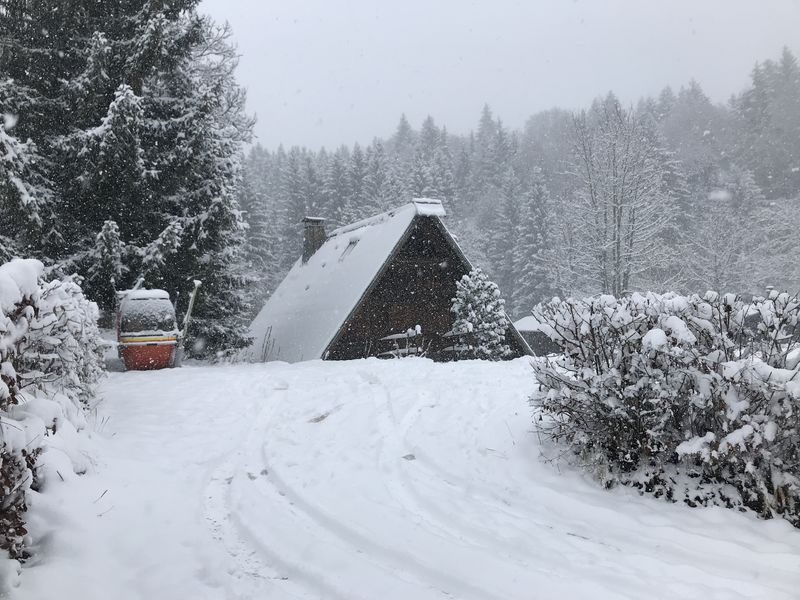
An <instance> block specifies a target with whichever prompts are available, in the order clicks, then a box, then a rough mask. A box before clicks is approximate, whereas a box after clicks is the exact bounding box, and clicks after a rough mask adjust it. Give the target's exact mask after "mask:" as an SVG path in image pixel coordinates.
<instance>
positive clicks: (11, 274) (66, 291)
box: [0, 259, 102, 593]
mask: <svg viewBox="0 0 800 600" xmlns="http://www.w3.org/2000/svg"><path fill="white" fill-rule="evenodd" d="M43 271H44V269H43V266H42V263H40V262H39V261H37V260H20V259H14V260H11V261H10V262H7V263H5V264H2V265H0V379H1V381H0V553H8V556H9V557H10V558H11V559H15V560H24V559H25V558H26V556H27V552H26V547H27V546H28V544H29V542H30V539H29V536H28V532H27V530H26V528H25V512H26V510H27V501H28V496H29V490H31V489H33V490H38V489H42V488H43V487H44V486H46V485H47V484H48V482H49V480H51V479H52V478H54V477H58V478H59V479H65V478H68V477H70V476H71V475H72V474H73V473H79V472H81V471H84V470H86V468H87V465H86V464H85V458H84V457H83V456H82V454H81V453H80V452H79V450H78V445H77V443H76V440H75V436H76V434H77V431H78V430H80V429H81V428H83V427H85V425H86V420H85V418H84V413H83V403H85V402H87V401H88V400H89V399H90V398H91V396H92V395H93V393H94V388H95V385H96V383H97V382H98V380H99V378H100V376H101V375H102V366H101V365H102V361H101V358H102V357H101V350H100V336H99V332H98V329H97V324H96V322H97V306H96V305H95V304H94V303H93V302H89V301H88V300H87V299H86V298H85V297H84V295H83V293H82V292H81V288H80V286H78V284H76V283H75V282H74V281H72V280H69V279H65V280H58V279H57V280H53V281H49V282H47V281H44V280H43V277H42V275H43ZM15 564H16V563H15V562H9V561H8V560H4V559H3V558H2V554H0V582H2V583H3V584H4V585H8V583H9V581H10V579H11V578H10V577H9V573H8V572H7V571H8V570H9V569H11V570H13V569H14V568H15V567H14V565H15ZM4 571H6V572H4ZM2 588H3V585H0V593H2V591H3V589H2Z"/></svg>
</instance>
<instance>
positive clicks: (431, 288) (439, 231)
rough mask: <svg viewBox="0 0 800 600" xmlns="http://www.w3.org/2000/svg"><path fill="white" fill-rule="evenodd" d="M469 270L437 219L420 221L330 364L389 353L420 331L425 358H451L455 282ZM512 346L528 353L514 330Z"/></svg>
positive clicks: (346, 329) (336, 345)
mask: <svg viewBox="0 0 800 600" xmlns="http://www.w3.org/2000/svg"><path fill="white" fill-rule="evenodd" d="M469 271H470V265H469V263H468V262H467V260H466V258H464V256H463V255H462V254H461V252H460V250H459V249H458V248H457V246H456V245H455V244H454V243H452V238H450V236H449V234H448V233H447V232H446V230H445V229H444V227H443V226H442V224H441V223H440V222H439V220H438V219H437V218H432V217H423V216H417V217H415V218H414V221H413V222H412V224H411V226H410V227H409V230H408V231H407V233H406V235H405V236H404V237H403V239H402V240H400V242H399V243H398V245H397V246H396V247H395V249H394V251H393V252H392V254H391V256H389V257H388V259H387V261H386V263H385V264H384V266H383V268H382V269H381V272H380V273H379V274H378V276H377V277H376V278H375V280H374V281H373V283H372V285H371V286H370V287H369V288H368V289H367V290H366V292H365V293H364V296H363V297H362V298H361V301H360V302H359V303H358V305H357V306H356V308H355V309H354V310H353V312H352V313H351V314H350V316H349V317H348V319H347V320H346V322H345V324H344V325H343V326H342V328H341V329H340V330H339V332H338V333H337V335H336V336H335V337H334V339H333V340H332V341H331V343H330V344H329V346H328V349H327V351H326V353H325V358H327V359H329V360H349V359H354V358H364V357H367V356H378V355H380V354H382V353H384V352H385V351H386V350H387V349H388V346H387V343H386V342H381V341H380V340H381V339H382V338H384V337H386V336H389V335H391V334H397V333H402V332H405V331H406V330H408V329H414V328H415V327H416V326H419V327H420V328H421V330H422V335H421V336H418V337H416V338H414V341H413V342H409V343H414V344H420V345H421V347H423V348H424V353H425V355H426V356H429V357H431V358H434V359H443V360H444V359H446V358H447V355H446V354H445V353H443V349H444V348H446V347H447V346H450V345H452V343H453V340H452V338H445V337H442V336H443V335H444V334H446V333H448V332H449V331H450V330H451V329H452V326H453V315H452V313H451V312H450V306H451V302H452V298H453V297H454V296H455V294H456V281H458V280H459V279H460V278H461V277H462V276H464V275H466V274H467V273H469ZM507 342H508V344H509V346H510V348H511V350H512V355H513V357H517V356H523V355H524V354H527V353H528V350H527V347H526V346H525V344H524V342H523V341H522V340H521V339H520V338H519V337H518V334H517V333H516V330H515V329H514V328H513V327H510V328H509V335H508V336H507Z"/></svg>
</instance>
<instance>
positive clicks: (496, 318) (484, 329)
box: [451, 269, 511, 360]
mask: <svg viewBox="0 0 800 600" xmlns="http://www.w3.org/2000/svg"><path fill="white" fill-rule="evenodd" d="M504 305H505V301H504V300H503V299H502V298H501V297H500V290H499V289H498V287H497V285H495V284H494V283H493V282H491V281H489V278H488V277H487V276H486V274H485V273H483V271H481V270H480V269H474V270H473V271H470V273H469V274H468V275H464V276H463V277H462V278H461V279H460V280H459V281H457V282H456V296H455V298H453V300H452V305H451V312H452V313H453V315H454V317H455V323H454V324H453V331H454V332H456V333H458V334H462V335H463V336H464V339H465V340H467V341H468V343H469V345H470V350H469V352H468V355H469V356H471V357H474V358H481V359H488V360H501V359H503V358H505V357H507V356H508V355H509V354H510V352H511V351H510V349H509V347H508V344H507V343H506V333H507V332H508V325H509V323H508V318H507V317H506V313H505V310H504V308H503V307H504Z"/></svg>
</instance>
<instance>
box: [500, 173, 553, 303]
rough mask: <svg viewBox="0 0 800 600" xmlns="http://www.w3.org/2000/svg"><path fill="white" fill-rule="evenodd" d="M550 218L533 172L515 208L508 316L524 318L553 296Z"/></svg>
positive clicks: (541, 185)
mask: <svg viewBox="0 0 800 600" xmlns="http://www.w3.org/2000/svg"><path fill="white" fill-rule="evenodd" d="M552 218H553V215H551V207H550V194H549V192H548V190H547V186H546V185H545V183H544V179H543V178H542V176H541V173H540V172H538V171H535V172H534V177H533V181H532V183H531V184H530V185H529V186H528V190H527V192H526V193H525V194H523V195H522V203H521V206H520V207H519V222H518V223H517V240H516V245H515V247H514V249H513V272H514V285H513V286H512V289H513V291H512V297H511V300H512V310H513V311H514V313H512V314H519V315H527V314H529V312H530V310H531V309H532V308H533V307H534V306H535V305H536V304H537V303H539V302H542V301H544V300H547V299H549V298H552V297H553V296H554V295H556V294H557V292H556V288H555V283H554V273H553V262H554V259H555V256H554V253H553V240H552V234H551V227H552V224H551V219H552Z"/></svg>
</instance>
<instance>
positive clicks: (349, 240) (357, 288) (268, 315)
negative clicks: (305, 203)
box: [246, 199, 530, 362]
mask: <svg viewBox="0 0 800 600" xmlns="http://www.w3.org/2000/svg"><path fill="white" fill-rule="evenodd" d="M444 216H445V211H444V208H443V207H442V205H441V203H440V202H439V201H438V200H430V199H416V200H414V201H412V202H410V203H409V204H406V205H404V206H401V207H400V208H397V209H395V210H391V211H389V212H386V213H383V214H380V215H377V216H374V217H370V218H368V219H364V220H362V221H359V222H357V223H353V224H352V225H347V226H344V227H341V228H339V229H336V230H335V231H333V232H332V233H331V234H330V235H329V236H327V237H326V236H325V232H324V228H323V224H322V220H321V219H312V218H307V219H305V220H304V225H305V231H304V247H303V256H302V258H301V259H299V260H298V261H297V263H296V264H295V265H294V267H292V269H291V271H289V274H288V275H287V276H286V278H285V279H284V280H283V282H282V283H281V284H280V285H279V286H278V288H277V289H276V290H275V292H274V293H273V294H272V295H271V296H270V298H269V300H267V302H266V304H265V305H264V308H263V309H262V310H261V312H259V313H258V316H257V317H256V318H255V320H254V321H253V323H252V325H251V326H250V332H249V335H250V336H251V337H252V338H253V344H252V345H251V346H250V348H249V349H247V350H246V355H247V358H249V359H250V360H253V361H269V360H281V361H286V362H298V361H302V360H310V359H316V358H322V359H329V360H344V359H354V358H364V357H367V356H379V355H391V347H392V346H393V347H394V348H395V349H397V348H399V347H400V344H402V343H404V344H406V345H408V344H409V343H413V344H417V346H416V349H417V350H420V349H422V350H423V351H424V353H425V355H427V356H431V357H433V358H441V359H446V358H453V357H454V356H452V355H449V354H447V352H446V349H447V348H448V347H449V348H452V346H453V343H454V342H453V338H452V337H449V336H447V335H446V334H447V333H448V332H450V331H451V329H452V325H453V315H452V314H451V312H450V305H451V299H452V298H453V297H454V296H455V292H456V281H458V280H459V279H460V278H461V277H462V276H463V275H465V274H466V273H469V271H470V270H472V265H471V264H470V262H469V261H468V260H467V258H466V257H465V256H464V254H463V252H462V251H461V249H460V248H459V247H458V244H457V243H456V241H455V240H454V239H453V237H452V235H450V233H449V232H448V230H447V228H446V227H445V226H444V224H443V223H442V221H441V217H444ZM406 332H408V333H406ZM418 332H419V333H418ZM408 334H411V335H413V336H414V337H415V338H416V339H415V340H414V341H412V342H409V340H408V339H405V341H403V342H400V344H399V343H398V338H405V337H406V335H408ZM506 340H507V343H508V344H509V347H510V348H511V353H512V356H514V357H516V356H522V355H525V354H530V349H529V348H528V346H527V344H526V343H525V341H524V340H523V339H522V337H521V336H520V335H519V333H518V332H517V330H516V329H515V328H514V326H513V325H511V324H510V321H509V330H508V333H507V335H506Z"/></svg>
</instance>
